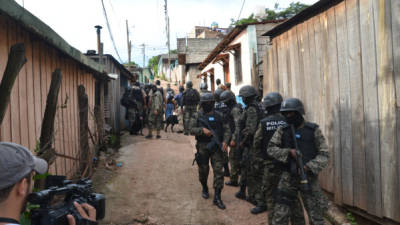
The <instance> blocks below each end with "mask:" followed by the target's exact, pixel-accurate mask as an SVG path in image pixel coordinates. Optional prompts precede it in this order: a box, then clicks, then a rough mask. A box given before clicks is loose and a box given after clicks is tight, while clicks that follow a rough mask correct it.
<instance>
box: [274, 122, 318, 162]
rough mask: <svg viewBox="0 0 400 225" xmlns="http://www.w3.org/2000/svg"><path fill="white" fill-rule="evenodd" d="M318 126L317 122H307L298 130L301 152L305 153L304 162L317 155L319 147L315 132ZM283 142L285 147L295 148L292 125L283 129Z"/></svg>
mask: <svg viewBox="0 0 400 225" xmlns="http://www.w3.org/2000/svg"><path fill="white" fill-rule="evenodd" d="M317 127H318V125H317V124H315V123H309V122H306V123H305V124H304V127H302V128H300V129H297V130H296V140H297V146H298V147H299V150H300V152H301V153H302V154H303V163H304V164H306V163H307V162H309V161H310V160H312V159H314V158H315V157H316V156H317V153H318V149H317V148H316V146H315V136H314V132H315V129H317ZM281 143H282V147H283V148H295V145H294V142H293V138H292V131H291V129H290V126H287V127H285V128H284V129H283V134H282V142H281Z"/></svg>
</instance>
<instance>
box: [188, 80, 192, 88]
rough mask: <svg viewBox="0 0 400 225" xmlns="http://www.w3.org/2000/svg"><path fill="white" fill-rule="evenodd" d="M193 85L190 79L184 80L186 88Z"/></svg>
mask: <svg viewBox="0 0 400 225" xmlns="http://www.w3.org/2000/svg"><path fill="white" fill-rule="evenodd" d="M192 87H193V83H192V81H190V80H189V81H188V82H186V88H192Z"/></svg>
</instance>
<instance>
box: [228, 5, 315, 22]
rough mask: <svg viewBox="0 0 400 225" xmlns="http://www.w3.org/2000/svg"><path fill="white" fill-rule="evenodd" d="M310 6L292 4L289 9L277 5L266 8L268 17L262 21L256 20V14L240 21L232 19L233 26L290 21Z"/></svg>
mask: <svg viewBox="0 0 400 225" xmlns="http://www.w3.org/2000/svg"><path fill="white" fill-rule="evenodd" d="M308 6H309V5H306V4H303V3H301V2H292V3H290V5H289V7H287V8H286V9H285V8H279V3H275V6H274V8H273V9H269V8H266V9H265V13H266V17H265V18H262V19H258V18H255V16H254V14H251V15H250V16H249V17H248V18H243V19H240V20H234V19H231V26H237V25H244V24H249V23H255V22H261V21H266V20H280V19H289V18H291V17H293V16H295V15H296V14H298V13H299V12H301V11H302V10H304V9H306V8H307V7H308Z"/></svg>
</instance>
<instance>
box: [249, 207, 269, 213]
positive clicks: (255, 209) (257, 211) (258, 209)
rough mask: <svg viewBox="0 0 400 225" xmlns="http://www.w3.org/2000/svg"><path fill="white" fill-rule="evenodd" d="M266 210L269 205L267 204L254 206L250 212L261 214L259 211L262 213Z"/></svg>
mask: <svg viewBox="0 0 400 225" xmlns="http://www.w3.org/2000/svg"><path fill="white" fill-rule="evenodd" d="M265 211H267V207H266V206H257V207H255V208H252V209H251V210H250V212H251V213H252V214H259V213H262V212H265Z"/></svg>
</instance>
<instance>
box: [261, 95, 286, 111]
mask: <svg viewBox="0 0 400 225" xmlns="http://www.w3.org/2000/svg"><path fill="white" fill-rule="evenodd" d="M282 101H283V98H282V95H281V94H279V92H270V93H268V94H267V95H265V97H264V100H263V106H264V109H265V108H268V107H271V106H274V105H280V104H281V103H282Z"/></svg>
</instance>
